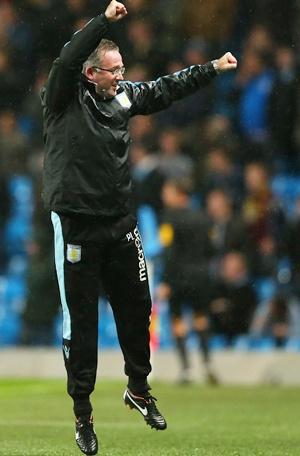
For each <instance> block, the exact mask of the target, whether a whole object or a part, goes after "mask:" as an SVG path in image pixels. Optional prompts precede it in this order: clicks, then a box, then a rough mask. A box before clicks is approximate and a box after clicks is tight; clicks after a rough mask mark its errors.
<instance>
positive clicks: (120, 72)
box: [93, 66, 125, 76]
mask: <svg viewBox="0 0 300 456" xmlns="http://www.w3.org/2000/svg"><path fill="white" fill-rule="evenodd" d="M93 69H94V70H95V71H96V72H97V73H99V71H108V72H109V73H111V74H112V75H113V76H118V75H121V76H123V74H124V73H125V67H124V66H122V67H120V68H115V69H114V70H109V69H108V68H100V67H96V66H94V67H93Z"/></svg>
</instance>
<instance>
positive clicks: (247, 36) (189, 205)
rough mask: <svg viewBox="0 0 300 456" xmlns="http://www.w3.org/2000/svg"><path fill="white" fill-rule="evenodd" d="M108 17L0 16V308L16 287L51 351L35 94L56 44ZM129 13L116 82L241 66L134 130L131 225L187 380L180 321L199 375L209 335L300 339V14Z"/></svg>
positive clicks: (269, 10)
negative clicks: (196, 343)
mask: <svg viewBox="0 0 300 456" xmlns="http://www.w3.org/2000/svg"><path fill="white" fill-rule="evenodd" d="M107 3H108V2H106V1H102V0H11V1H5V0H2V1H1V2H0V165H1V166H0V278H2V279H1V280H2V281H1V280H0V296H1V293H2V295H3V296H5V293H4V291H3V290H4V285H5V284H6V285H7V284H8V283H10V281H11V282H13V283H15V282H14V280H15V277H16V276H17V277H19V278H20V277H21V278H22V280H23V279H24V281H23V282H22V284H23V285H22V286H23V289H24V293H23V294H24V300H23V303H22V304H20V305H19V307H18V306H17V307H18V311H19V313H20V315H21V323H20V326H19V329H18V337H17V338H15V341H16V342H18V343H21V344H29V345H30V344H35V343H42V344H51V343H52V342H53V337H54V336H53V334H54V333H53V331H54V329H53V322H54V321H55V318H56V316H57V313H58V309H59V299H58V295H57V292H56V285H55V277H54V271H53V252H52V250H53V249H52V232H51V226H50V222H49V217H48V215H47V213H46V212H45V211H44V209H43V207H42V204H41V199H40V193H41V173H42V166H43V153H44V146H43V133H42V113H41V104H40V98H39V93H40V89H41V87H42V86H43V84H44V83H45V81H46V78H47V74H48V71H49V69H50V66H51V63H52V61H53V60H54V58H56V57H57V56H58V54H59V52H60V49H61V47H62V46H63V45H64V43H66V42H67V41H69V39H70V37H71V35H72V34H73V33H74V32H75V31H76V30H78V29H79V28H81V27H83V26H84V24H85V23H86V22H87V21H88V20H89V19H90V18H91V17H93V16H95V15H97V14H99V13H100V12H102V11H104V9H105V6H106V5H107ZM125 4H126V6H127V8H128V11H129V14H128V18H126V20H125V21H124V22H122V24H117V25H115V26H113V27H114V28H113V37H112V38H113V39H114V40H115V41H116V42H117V43H118V45H119V46H120V50H121V53H122V55H123V60H124V63H125V65H126V74H125V78H128V79H130V80H132V81H140V80H150V79H154V78H157V77H159V76H160V75H163V74H167V73H171V72H176V71H177V70H179V69H181V68H184V67H187V66H190V65H194V64H201V63H205V62H207V61H209V60H212V59H215V58H218V57H220V56H221V55H223V54H224V53H225V52H226V51H228V50H230V51H231V52H232V53H233V54H234V55H235V56H236V57H237V58H238V62H239V64H238V69H237V71H235V72H233V73H230V74H226V75H222V76H219V77H217V78H216V79H215V80H214V82H213V84H211V85H209V86H207V87H206V88H205V89H202V90H201V91H199V92H198V93H197V94H196V95H193V96H190V97H188V98H186V99H184V100H182V101H180V102H178V103H176V104H174V105H173V106H172V107H171V108H170V109H168V110H167V111H164V112H162V113H158V114H156V115H153V116H151V117H142V116H139V117H135V118H133V119H132V121H131V136H132V147H131V169H132V178H133V195H134V198H133V199H134V210H135V211H136V213H137V216H138V219H139V222H140V227H141V231H142V235H143V238H144V247H145V251H146V254H147V257H148V261H149V265H150V267H151V272H152V274H151V276H152V292H153V297H154V301H155V302H157V303H166V304H165V305H167V306H168V309H169V315H170V319H171V326H170V328H171V331H172V335H173V336H174V339H175V341H176V346H177V348H178V350H179V353H181V359H182V363H183V369H184V367H187V365H188V360H187V359H186V354H185V347H184V344H183V340H184V339H185V338H186V336H187V334H188V331H189V329H188V327H187V326H188V325H187V323H185V322H184V321H183V320H184V318H183V317H184V316H185V314H186V312H188V311H189V309H190V310H191V312H192V314H193V318H192V323H191V328H192V330H193V331H195V332H196V333H197V334H198V335H199V340H200V346H201V350H202V353H203V355H204V361H205V360H206V361H207V360H208V359H209V349H208V346H209V344H210V341H211V340H212V335H213V336H216V335H217V336H219V337H220V338H221V339H222V340H223V343H224V344H225V346H231V345H234V344H236V343H238V342H237V341H239V343H242V342H241V341H243V340H245V339H243V338H242V337H243V336H244V335H248V339H247V340H248V342H247V343H249V344H250V342H249V340H250V339H251V340H252V342H251V343H252V344H254V345H253V346H255V343H256V341H258V340H260V339H261V338H263V339H264V340H268V341H269V342H270V343H271V345H272V346H277V347H285V346H287V344H289V343H290V344H292V343H293V341H294V340H297V338H298V340H300V304H299V303H300V282H299V281H300V243H299V241H298V233H299V230H300V138H299V133H298V132H299V121H300V120H299V101H300V99H299V93H300V91H299V59H298V55H299V48H300V41H299V34H298V33H296V32H297V30H298V27H299V17H300V16H299V12H300V2H299V1H298V0H289V1H288V2H279V1H278V0H277V1H276V0H251V1H250V0H223V1H222V2H220V1H219V0H190V1H188V2H185V1H182V0H127V1H126V2H125ZM1 290H2V291H1ZM8 294H9V293H8ZM19 295H20V296H22V293H21V292H20V294H19ZM1 306H2V307H3V308H5V306H6V307H7V302H5V299H4V298H3V300H2V301H1V297H0V325H1V315H2V317H3V318H2V320H3V321H4V316H5V315H4V311H1ZM6 311H7V312H8V313H9V310H8V309H6ZM249 338H250V339H249ZM221 339H220V340H221ZM215 340H217V339H215ZM2 342H5V341H2ZM0 343H1V338H0ZM298 348H300V344H299V347H298Z"/></svg>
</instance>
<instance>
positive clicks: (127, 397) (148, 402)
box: [123, 389, 167, 431]
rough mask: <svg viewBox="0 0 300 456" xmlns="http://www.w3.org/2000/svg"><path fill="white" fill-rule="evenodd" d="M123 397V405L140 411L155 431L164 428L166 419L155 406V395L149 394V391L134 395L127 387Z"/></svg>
mask: <svg viewBox="0 0 300 456" xmlns="http://www.w3.org/2000/svg"><path fill="white" fill-rule="evenodd" d="M123 398H124V402H125V405H127V406H128V407H130V408H131V409H136V410H137V411H138V412H140V414H141V415H143V418H144V420H145V421H146V423H147V424H149V426H151V427H152V428H154V429H156V430H157V431H163V430H164V429H166V427H167V423H166V420H165V419H164V417H163V416H162V415H161V414H160V412H159V411H158V410H157V408H156V405H155V401H156V398H155V397H153V396H151V395H150V394H149V393H147V394H146V395H145V396H135V395H134V394H132V393H131V392H130V391H129V390H128V389H127V390H126V391H125V393H124V396H123Z"/></svg>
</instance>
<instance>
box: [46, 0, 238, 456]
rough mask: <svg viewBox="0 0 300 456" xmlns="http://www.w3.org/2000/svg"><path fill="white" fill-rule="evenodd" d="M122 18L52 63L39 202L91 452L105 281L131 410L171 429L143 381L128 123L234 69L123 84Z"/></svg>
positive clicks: (142, 268)
mask: <svg viewBox="0 0 300 456" xmlns="http://www.w3.org/2000/svg"><path fill="white" fill-rule="evenodd" d="M126 15H127V10H126V8H125V6H124V5H123V4H122V3H119V2H117V1H116V0H112V1H111V2H110V4H109V5H108V7H107V9H106V11H105V13H104V14H102V15H100V16H97V17H96V18H94V19H92V20H91V21H90V22H89V23H88V24H87V25H86V27H84V28H83V29H82V30H81V31H79V32H77V33H75V34H74V36H73V38H72V40H71V41H70V42H69V43H68V44H66V45H65V46H64V47H63V49H62V51H61V54H60V56H59V58H58V59H56V60H55V61H54V64H53V67H52V69H51V72H50V75H49V79H48V81H47V84H46V87H45V89H44V90H43V91H42V102H43V107H44V123H45V143H46V156H45V172H44V191H43V199H44V201H45V205H46V206H47V207H48V208H49V209H50V210H51V218H52V222H53V225H54V236H55V258H56V269H57V276H58V282H59V288H60V295H61V302H62V307H63V352H64V360H65V365H66V369H67V374H68V393H69V394H70V396H71V397H72V398H73V401H74V413H75V416H76V441H77V444H78V446H79V448H80V449H81V451H82V452H83V453H85V454H88V455H92V454H96V453H97V451H98V443H97V438H96V434H95V432H94V429H93V418H92V406H91V403H90V399H89V397H90V394H91V393H92V391H93V389H94V385H95V379H96V369H97V336H98V313H97V309H98V292H99V282H100V279H101V281H102V284H103V288H104V290H105V292H106V294H107V296H108V299H109V301H110V304H111V306H112V309H113V312H114V316H115V321H116V326H117V332H118V337H119V341H120V345H121V348H122V351H123V355H124V359H125V373H126V375H127V376H128V378H129V380H128V387H127V389H126V391H125V393H124V401H125V404H126V405H128V406H129V407H131V408H135V409H137V410H138V411H139V412H140V413H141V414H142V415H143V417H144V419H145V421H146V423H147V424H149V425H150V426H151V427H153V428H155V429H160V430H163V429H165V428H166V427H167V425H166V421H165V419H164V418H163V416H162V415H161V414H160V413H159V411H158V410H157V408H156V406H155V399H154V398H153V397H152V396H151V395H150V393H149V390H150V386H149V385H148V382H147V376H148V374H149V373H150V371H151V365H150V362H149V358H150V350H149V319H150V313H151V299H150V294H149V287H148V277H147V271H146V265H145V257H144V253H143V248H142V244H141V239H140V235H139V232H138V229H137V227H136V220H135V218H134V216H133V215H131V213H130V209H129V200H130V187H131V183H130V176H129V169H128V147H129V142H130V138H129V132H128V121H129V119H130V117H132V116H134V115H137V114H150V113H153V112H156V111H158V110H160V109H163V108H166V107H167V106H169V105H170V104H171V103H172V101H174V100H176V99H179V98H181V97H183V96H185V95H188V94H190V93H193V92H194V91H196V90H197V89H198V87H200V86H201V85H204V84H206V83H208V82H209V80H210V79H212V78H213V77H214V76H215V75H216V73H217V71H216V69H215V68H217V69H218V71H225V70H227V69H231V68H235V67H236V64H237V63H236V59H235V58H234V57H233V56H232V55H231V54H230V53H227V54H225V56H223V57H222V58H221V59H219V60H218V61H215V63H214V64H213V63H211V62H210V63H208V64H207V65H203V66H195V67H191V68H189V69H187V70H184V71H182V72H180V73H177V74H174V75H170V76H166V77H163V78H160V79H158V80H157V81H155V82H153V81H152V82H148V83H136V84H133V83H131V82H127V81H126V82H125V81H123V74H124V66H123V61H122V57H121V55H120V53H119V50H118V47H117V46H116V45H115V44H114V43H112V42H111V41H108V40H102V39H103V38H104V36H106V34H107V32H108V30H109V24H110V23H111V22H116V21H118V20H120V19H122V18H123V17H125V16H126ZM99 43H100V44H99ZM214 67H215V68H214Z"/></svg>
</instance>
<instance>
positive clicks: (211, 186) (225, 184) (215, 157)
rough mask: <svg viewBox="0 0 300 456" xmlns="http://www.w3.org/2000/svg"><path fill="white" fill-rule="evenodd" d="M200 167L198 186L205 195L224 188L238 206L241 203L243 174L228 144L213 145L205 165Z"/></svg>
mask: <svg viewBox="0 0 300 456" xmlns="http://www.w3.org/2000/svg"><path fill="white" fill-rule="evenodd" d="M199 168H200V167H197V168H196V173H197V178H198V179H197V181H196V186H197V188H198V189H200V190H201V192H202V193H203V194H204V196H205V195H207V194H208V193H209V192H210V191H212V190H215V189H222V190H224V192H226V193H227V194H228V195H229V196H230V198H231V200H232V201H233V202H234V205H235V207H236V208H237V207H239V206H240V205H241V201H242V197H243V181H242V174H241V170H240V169H239V167H238V166H237V165H236V164H235V163H234V162H233V160H232V158H231V154H230V150H229V149H228V148H227V147H226V145H218V144H217V145H215V146H214V147H211V148H210V149H209V150H208V152H207V156H206V160H205V165H204V167H201V169H199ZM201 174H202V175H201Z"/></svg>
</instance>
